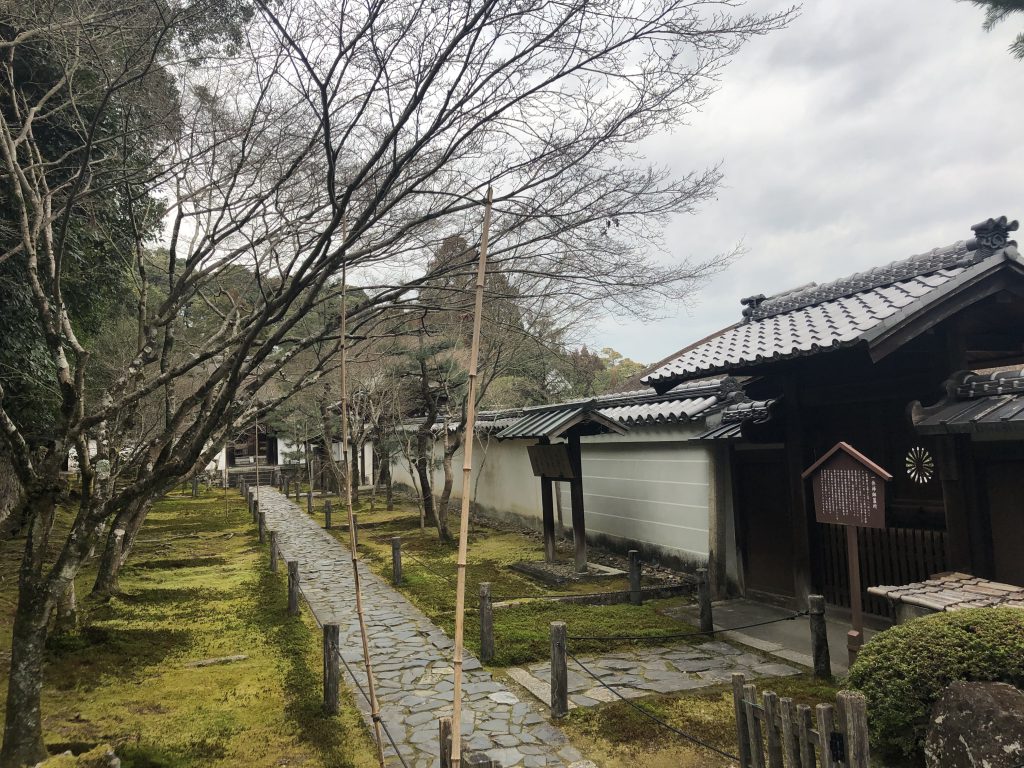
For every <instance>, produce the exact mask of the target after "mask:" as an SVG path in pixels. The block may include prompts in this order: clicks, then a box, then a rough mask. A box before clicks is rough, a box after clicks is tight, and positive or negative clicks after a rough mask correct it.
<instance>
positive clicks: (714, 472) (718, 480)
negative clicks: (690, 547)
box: [708, 445, 731, 599]
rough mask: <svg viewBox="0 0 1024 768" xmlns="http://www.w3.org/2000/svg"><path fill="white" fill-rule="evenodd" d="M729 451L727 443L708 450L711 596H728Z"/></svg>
mask: <svg viewBox="0 0 1024 768" xmlns="http://www.w3.org/2000/svg"><path fill="white" fill-rule="evenodd" d="M730 456H731V454H730V452H729V449H728V447H727V446H722V445H712V446H710V450H709V451H708V523H709V526H708V527H709V530H708V578H709V579H710V581H711V596H712V597H714V598H716V599H721V598H723V597H725V594H726V591H727V585H728V575H727V573H726V558H727V557H728V547H729V544H728V536H727V535H726V531H727V530H728V519H727V518H728V515H727V512H728V508H727V504H728V498H729V494H728V489H727V482H726V481H727V478H728V477H729V475H730V467H729V459H730Z"/></svg>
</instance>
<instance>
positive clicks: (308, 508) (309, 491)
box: [306, 488, 313, 515]
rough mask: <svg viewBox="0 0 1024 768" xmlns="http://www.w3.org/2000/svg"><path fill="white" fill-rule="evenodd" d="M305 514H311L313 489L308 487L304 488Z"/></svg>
mask: <svg viewBox="0 0 1024 768" xmlns="http://www.w3.org/2000/svg"><path fill="white" fill-rule="evenodd" d="M306 514H307V515H312V514H313V489H312V488H309V489H307V490H306Z"/></svg>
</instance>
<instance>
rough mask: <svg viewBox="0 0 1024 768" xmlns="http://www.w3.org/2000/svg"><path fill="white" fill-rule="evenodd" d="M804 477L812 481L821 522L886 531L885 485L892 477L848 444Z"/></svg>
mask: <svg viewBox="0 0 1024 768" xmlns="http://www.w3.org/2000/svg"><path fill="white" fill-rule="evenodd" d="M803 476H804V477H805V478H806V477H810V478H811V484H812V486H813V489H814V515H815V518H816V519H817V521H818V522H819V523H832V524H833V525H853V526H859V527H862V528H885V482H886V481H887V480H891V479H892V475H890V474H889V473H888V472H886V471H885V470H884V469H882V468H881V467H880V466H878V465H877V464H875V463H874V462H873V461H871V460H870V459H869V458H867V457H866V456H864V454H862V453H860V452H858V451H857V450H856V449H855V448H853V447H852V446H850V445H849V444H848V443H838V444H836V446H835V447H834V448H832V450H830V451H829V452H828V453H826V454H825V455H824V456H823V457H822V458H821V459H819V460H818V461H817V462H815V463H814V465H813V466H811V467H810V469H808V470H807V471H806V472H804V474H803Z"/></svg>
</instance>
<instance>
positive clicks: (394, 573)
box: [391, 536, 402, 587]
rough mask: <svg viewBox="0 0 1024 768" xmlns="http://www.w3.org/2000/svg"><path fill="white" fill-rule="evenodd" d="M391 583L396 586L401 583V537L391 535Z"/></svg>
mask: <svg viewBox="0 0 1024 768" xmlns="http://www.w3.org/2000/svg"><path fill="white" fill-rule="evenodd" d="M391 583H392V584H394V585H395V586H396V587H397V586H398V585H399V584H401V583H402V537H401V536H392V537H391Z"/></svg>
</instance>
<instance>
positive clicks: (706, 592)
mask: <svg viewBox="0 0 1024 768" xmlns="http://www.w3.org/2000/svg"><path fill="white" fill-rule="evenodd" d="M697 603H698V605H699V607H700V631H701V632H712V633H713V632H714V631H715V621H714V617H713V615H712V613H711V583H710V582H709V581H708V569H707V568H698V569H697Z"/></svg>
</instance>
